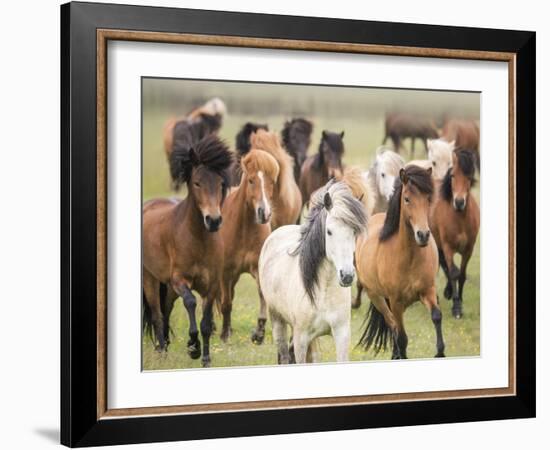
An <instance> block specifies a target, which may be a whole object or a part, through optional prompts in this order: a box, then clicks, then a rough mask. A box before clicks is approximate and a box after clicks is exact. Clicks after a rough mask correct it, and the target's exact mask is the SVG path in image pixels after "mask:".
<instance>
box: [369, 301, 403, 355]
mask: <svg viewBox="0 0 550 450" xmlns="http://www.w3.org/2000/svg"><path fill="white" fill-rule="evenodd" d="M367 295H368V296H369V298H370V300H371V302H372V303H373V304H374V307H375V308H376V309H377V310H378V312H379V313H380V314H382V316H384V321H385V322H386V325H387V326H388V328H389V329H390V332H391V335H392V340H393V352H392V359H400V358H401V353H400V351H399V345H398V339H397V338H398V329H397V321H396V319H395V316H394V315H393V312H392V310H391V309H390V307H389V305H390V304H392V303H391V300H388V299H385V298H384V297H380V296H378V295H376V294H374V293H373V292H369V291H368V290H367Z"/></svg>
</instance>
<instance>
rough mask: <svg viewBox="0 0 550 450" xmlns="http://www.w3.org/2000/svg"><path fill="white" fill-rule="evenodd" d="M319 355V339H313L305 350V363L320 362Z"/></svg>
mask: <svg viewBox="0 0 550 450" xmlns="http://www.w3.org/2000/svg"><path fill="white" fill-rule="evenodd" d="M320 354H321V349H320V348H319V339H317V338H316V339H313V340H312V341H311V342H310V343H309V347H308V349H307V355H306V362H308V363H318V362H319V361H320V360H321V358H320Z"/></svg>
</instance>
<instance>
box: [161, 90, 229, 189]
mask: <svg viewBox="0 0 550 450" xmlns="http://www.w3.org/2000/svg"><path fill="white" fill-rule="evenodd" d="M225 114H226V107H225V104H224V103H223V101H221V100H220V99H219V98H213V99H211V100H209V101H208V102H206V103H205V104H204V105H202V106H200V107H198V108H195V109H194V110H193V111H191V112H190V113H189V114H188V115H186V116H184V117H179V118H175V117H172V118H170V119H168V120H167V121H166V123H165V125H164V129H163V139H164V152H165V153H166V157H167V158H168V161H169V162H170V155H171V154H172V151H173V149H174V148H175V147H176V146H177V147H178V148H187V149H189V148H191V147H193V146H194V145H196V144H197V143H198V142H199V141H200V140H201V139H202V138H204V137H206V136H208V135H210V134H216V133H217V132H218V131H219V130H220V128H221V126H222V123H223V117H224V115H225ZM172 181H173V182H174V180H172Z"/></svg>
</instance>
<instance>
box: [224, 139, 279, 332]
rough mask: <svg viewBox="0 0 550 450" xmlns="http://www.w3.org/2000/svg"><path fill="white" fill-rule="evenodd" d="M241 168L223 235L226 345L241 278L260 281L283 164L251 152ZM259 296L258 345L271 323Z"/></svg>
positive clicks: (228, 202)
mask: <svg viewBox="0 0 550 450" xmlns="http://www.w3.org/2000/svg"><path fill="white" fill-rule="evenodd" d="M241 167H242V173H243V176H242V177H241V183H240V185H239V187H238V188H237V189H235V190H233V191H232V192H231V193H230V194H229V195H228V196H227V199H226V200H225V203H224V205H223V209H222V214H223V217H224V226H223V228H222V229H221V231H220V234H221V236H222V238H223V242H224V258H223V261H224V266H223V277H222V287H221V310H222V314H223V328H222V333H221V339H222V340H223V341H227V339H228V338H229V336H230V334H231V310H232V306H233V297H234V293H235V285H236V284H237V281H239V277H240V276H241V274H243V273H249V274H251V275H252V276H253V277H254V278H255V279H256V281H258V258H259V257H260V251H261V249H262V245H263V243H264V241H265V240H266V238H267V236H269V234H270V233H271V226H270V225H269V221H270V220H271V211H272V206H271V202H272V198H273V191H274V189H275V185H276V183H277V180H278V177H279V164H277V161H276V160H275V158H273V156H271V155H270V154H269V153H267V152H264V151H261V150H250V151H249V152H248V153H247V154H246V155H245V156H244V157H243V158H242V159H241ZM258 291H259V286H258ZM259 294H260V313H259V315H258V327H257V329H256V331H255V332H254V333H253V335H252V340H253V342H255V343H261V342H263V339H264V334H265V322H266V319H267V315H266V307H265V301H264V299H263V297H262V294H261V291H260V292H259Z"/></svg>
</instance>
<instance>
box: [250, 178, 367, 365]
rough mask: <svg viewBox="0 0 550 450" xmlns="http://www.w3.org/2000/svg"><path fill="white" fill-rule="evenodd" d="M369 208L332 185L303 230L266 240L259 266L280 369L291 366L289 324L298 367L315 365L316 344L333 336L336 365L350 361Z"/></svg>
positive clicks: (284, 230) (285, 230)
mask: <svg viewBox="0 0 550 450" xmlns="http://www.w3.org/2000/svg"><path fill="white" fill-rule="evenodd" d="M366 223H367V215H366V213H365V207H364V206H363V204H362V203H361V202H360V201H359V200H357V199H356V198H355V197H354V196H353V194H352V193H351V191H350V189H349V188H348V187H347V186H346V185H345V183H343V182H333V181H331V182H329V183H327V185H326V186H325V187H324V188H322V189H320V190H319V192H318V193H317V194H316V195H315V196H314V197H313V198H312V200H311V208H310V210H309V214H308V218H307V220H306V221H305V223H304V224H303V225H302V226H299V225H286V226H283V227H280V228H278V229H277V230H275V231H274V232H273V233H271V235H270V236H269V237H268V238H267V239H266V241H265V243H264V245H263V247H262V252H261V254H260V259H259V263H258V268H259V278H260V287H261V290H262V293H263V295H264V298H265V301H266V303H267V307H268V310H269V313H270V317H271V326H272V332H273V338H274V340H275V342H276V343H277V352H278V362H279V364H288V363H289V362H290V354H289V348H288V338H287V331H288V330H287V325H290V327H291V328H292V336H293V345H294V354H295V357H296V362H297V363H305V362H316V361H318V355H317V352H316V351H315V348H316V346H315V339H317V338H318V337H320V336H323V335H326V334H332V337H333V338H334V341H335V344H336V359H337V361H347V360H348V358H349V344H350V335H351V288H350V286H351V284H352V282H353V279H354V277H355V268H354V265H353V255H354V251H355V240H356V238H357V236H358V235H359V234H360V233H362V232H363V231H364V230H365V227H366Z"/></svg>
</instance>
